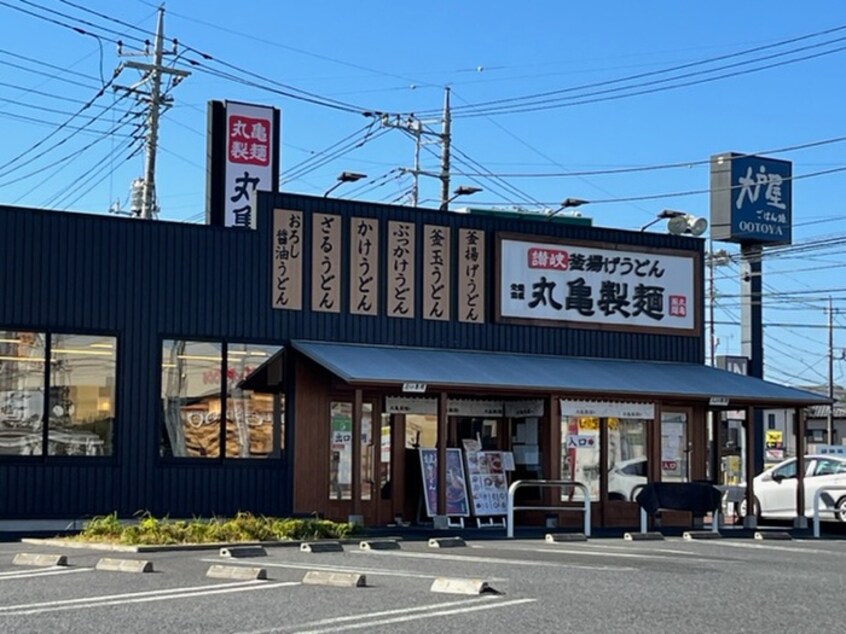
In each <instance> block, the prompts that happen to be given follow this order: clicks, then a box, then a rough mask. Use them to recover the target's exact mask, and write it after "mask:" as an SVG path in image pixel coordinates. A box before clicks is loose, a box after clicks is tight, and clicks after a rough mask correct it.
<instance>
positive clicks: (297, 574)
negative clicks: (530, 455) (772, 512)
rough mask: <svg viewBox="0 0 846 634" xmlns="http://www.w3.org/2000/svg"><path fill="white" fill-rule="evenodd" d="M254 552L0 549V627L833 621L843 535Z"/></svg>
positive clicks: (764, 625)
mask: <svg viewBox="0 0 846 634" xmlns="http://www.w3.org/2000/svg"><path fill="white" fill-rule="evenodd" d="M439 536H440V535H439ZM18 553H53V554H63V555H66V556H67V565H65V566H46V567H44V566H23V565H15V564H13V563H12V562H13V559H14V558H15V555H16V554H18ZM266 553H267V554H266V556H262V557H254V558H243V559H242V558H237V559H236V558H222V557H220V555H219V552H218V551H217V550H203V551H170V552H157V553H113V552H104V551H97V550H90V549H76V548H63V547H58V546H52V545H51V546H47V545H33V544H23V543H4V544H0V597H2V598H1V599H0V631H5V632H79V631H85V632H90V633H96V632H110V633H111V632H115V631H121V632H141V631H145V632H148V631H168V632H170V631H179V632H183V633H186V634H187V633H189V632H238V633H251V634H258V633H262V634H264V633H267V634H269V633H270V632H346V631H356V630H366V631H368V632H419V631H421V630H422V629H424V628H425V629H438V630H441V631H464V632H493V631H512V632H542V631H554V630H557V631H565V632H566V631H578V632H627V633H635V632H682V631H683V632H715V631H721V630H725V631H732V632H774V631H786V630H788V629H791V628H801V629H802V630H806V629H808V628H809V627H813V629H815V630H817V631H833V630H835V629H836V628H837V629H839V628H840V626H841V625H842V621H843V617H844V615H846V610H844V608H843V607H842V606H843V602H842V596H843V591H844V587H846V583H844V580H846V575H844V568H846V541H841V540H821V541H811V540H807V541H806V540H794V541H755V540H752V539H750V538H741V537H725V538H723V539H720V540H707V541H706V540H702V541H686V540H683V539H682V538H680V537H674V538H667V539H665V540H663V541H654V542H627V541H624V540H622V539H620V538H600V539H591V540H590V541H587V542H559V543H549V542H546V541H544V540H543V539H542V538H540V539H517V540H505V539H502V540H500V539H484V540H477V541H473V540H470V541H467V542H466V546H464V547H455V548H432V547H430V546H429V543H428V542H427V541H426V540H418V541H413V540H405V541H402V542H401V547H400V548H398V549H393V550H370V551H367V550H363V549H361V548H360V547H359V545H358V544H357V543H356V544H346V545H345V546H344V551H343V552H324V553H309V552H302V551H300V550H299V549H298V548H293V547H268V548H266ZM103 557H113V558H123V559H135V560H148V561H151V562H152V564H153V567H154V572H151V573H128V572H110V571H104V570H98V569H96V565H97V563H98V561H99V560H100V559H101V558H103ZM215 564H219V565H220V564H223V565H227V566H238V567H247V568H253V567H261V568H263V569H264V570H265V571H266V573H267V579H266V580H249V581H241V580H232V579H213V578H209V577H207V576H206V574H207V571H208V569H209V567H210V566H213V565H215ZM309 571H324V572H343V573H359V574H363V575H365V576H366V586H365V587H332V586H322V585H305V584H303V583H302V582H303V578H304V575H305V574H306V573H308V572H309ZM438 577H446V578H449V579H451V580H454V581H455V585H457V587H459V588H461V586H462V584H464V585H467V586H472V585H473V584H469V583H465V582H462V581H460V580H468V579H477V580H483V581H485V582H487V584H488V585H489V586H490V588H491V589H492V590H495V592H486V593H483V594H451V593H439V592H432V591H431V590H430V588H431V587H432V584H433V582H434V580H435V579H436V578H438Z"/></svg>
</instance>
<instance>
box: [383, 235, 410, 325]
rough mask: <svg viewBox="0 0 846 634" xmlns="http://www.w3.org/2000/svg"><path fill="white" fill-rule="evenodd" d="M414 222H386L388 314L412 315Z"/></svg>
mask: <svg viewBox="0 0 846 634" xmlns="http://www.w3.org/2000/svg"><path fill="white" fill-rule="evenodd" d="M414 259H415V252H414V224H413V223H410V222H395V221H392V222H389V223H388V311H387V312H388V316H390V317H405V318H413V317H414Z"/></svg>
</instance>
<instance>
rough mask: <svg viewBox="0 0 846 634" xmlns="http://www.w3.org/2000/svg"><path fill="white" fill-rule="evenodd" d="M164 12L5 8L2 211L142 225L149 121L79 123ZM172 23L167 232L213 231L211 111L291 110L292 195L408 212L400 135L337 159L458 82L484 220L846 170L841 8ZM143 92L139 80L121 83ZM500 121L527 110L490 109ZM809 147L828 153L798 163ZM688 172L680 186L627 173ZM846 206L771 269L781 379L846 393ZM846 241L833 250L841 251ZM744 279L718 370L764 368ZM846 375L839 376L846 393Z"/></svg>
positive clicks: (217, 0)
mask: <svg viewBox="0 0 846 634" xmlns="http://www.w3.org/2000/svg"><path fill="white" fill-rule="evenodd" d="M74 5H78V6H74ZM156 6H157V5H155V4H153V3H150V2H147V1H146V0H123V1H122V2H119V3H116V2H106V1H101V0H73V1H72V2H62V1H60V0H0V128H2V130H3V135H2V138H3V143H2V145H0V202H3V203H6V204H19V205H29V206H38V207H40V206H46V207H56V208H59V209H65V208H68V209H74V210H84V211H90V212H96V213H106V212H107V210H108V209H109V207H110V205H112V204H113V203H114V202H115V201H120V203H121V204H122V205H123V206H124V207H125V206H126V201H127V196H128V191H129V184H130V181H131V180H132V179H133V178H136V177H138V176H140V175H141V173H142V171H143V156H142V155H137V156H135V157H134V158H132V159H129V160H126V156H127V155H128V153H129V151H128V150H127V149H126V148H128V147H129V146H130V144H131V139H130V138H129V137H128V136H127V135H128V134H130V133H131V132H132V129H131V125H132V124H133V122H136V121H137V119H135V120H133V119H131V116H130V115H127V114H126V113H128V112H130V111H138V110H140V106H138V105H135V106H133V104H131V102H129V101H128V100H123V101H118V100H117V96H116V95H115V94H114V93H113V92H111V91H106V93H105V94H104V95H102V96H101V97H99V98H98V99H97V100H95V101H94V102H93V105H92V106H91V107H90V108H88V109H86V110H85V111H84V112H83V113H82V114H81V115H80V116H78V117H76V118H74V119H72V120H69V119H70V115H71V114H73V113H74V112H76V111H77V110H79V108H80V107H81V106H82V105H83V104H85V103H86V102H88V101H89V100H91V99H92V98H93V97H94V96H95V94H96V93H97V91H98V89H99V88H100V87H101V85H102V80H101V76H102V78H103V80H105V81H108V79H109V77H110V76H111V73H112V71H113V69H114V68H115V67H116V66H117V64H118V63H119V61H120V60H119V58H118V57H117V55H116V50H115V49H116V47H115V44H114V40H115V39H119V38H120V39H122V40H123V41H124V42H125V43H126V45H127V48H135V47H137V46H138V45H139V44H140V43H139V42H137V41H136V40H134V39H133V38H137V37H141V38H143V37H146V35H145V33H144V31H153V30H154V29H155V12H156ZM80 7H84V8H87V9H90V11H86V10H84V9H83V8H80ZM198 7H202V10H199V9H198ZM233 7H234V8H233ZM166 10H167V13H166V18H165V21H166V22H165V27H166V33H167V36H168V37H170V38H173V37H175V38H177V39H178V40H179V41H180V42H181V43H182V44H184V45H185V46H187V47H189V49H188V50H186V49H184V48H183V47H182V46H180V47H179V48H178V51H179V52H181V55H180V56H179V57H178V58H177V60H176V63H177V64H178V65H179V66H180V67H181V68H186V69H188V70H191V71H192V75H191V76H190V77H189V78H188V79H186V80H185V81H184V82H182V83H181V84H179V85H178V86H176V87H175V88H173V89H172V90H171V91H170V93H169V94H170V95H171V96H172V97H173V99H174V107H173V108H172V109H170V110H169V111H168V112H167V113H166V114H165V116H164V118H163V120H162V124H161V129H160V134H161V140H160V147H161V149H160V153H159V156H158V171H157V188H158V194H159V202H160V205H161V207H162V212H161V216H160V217H161V218H162V219H166V220H178V221H189V222H197V221H200V220H201V219H202V216H203V210H204V195H205V193H204V190H205V152H206V148H205V108H206V103H207V102H208V100H210V99H230V100H240V101H246V102H254V103H264V104H270V105H275V106H276V107H278V108H280V109H281V111H282V182H283V188H285V189H287V190H290V191H296V192H301V193H309V194H320V193H322V192H323V191H325V190H326V189H328V187H329V186H331V185H332V184H333V183H334V182H335V178H336V176H337V174H338V173H339V172H340V171H342V170H348V171H356V172H361V173H364V174H367V176H368V177H367V179H365V180H363V181H360V182H359V183H356V184H347V185H344V186H343V188H339V189H337V190H336V192H335V193H336V194H337V195H338V196H340V197H349V198H357V199H362V200H372V201H384V202H391V201H393V202H407V201H408V191H409V187H410V177H409V176H407V175H403V174H402V173H401V172H400V171H399V168H400V167H409V166H411V164H412V160H413V152H414V144H413V141H412V140H411V139H410V138H409V137H408V136H407V135H405V134H404V133H402V132H401V131H399V130H395V129H384V128H381V127H380V126H379V125H378V123H376V124H374V125H373V127H372V128H371V129H370V134H369V135H367V142H366V143H364V144H363V145H361V146H360V147H357V148H354V149H352V151H350V152H348V153H345V154H343V155H342V156H339V157H337V158H335V159H334V160H331V161H328V162H326V163H325V164H322V165H321V164H320V163H319V162H318V161H316V158H320V157H322V156H325V155H324V154H321V152H323V151H324V150H325V149H326V148H328V147H330V146H333V145H334V144H337V143H339V142H341V141H342V140H344V139H350V140H353V141H354V140H361V139H364V138H365V130H366V126H368V125H369V124H370V123H373V122H374V120H373V119H372V118H367V117H365V116H363V115H362V114H361V112H362V111H380V112H389V113H402V114H408V113H416V114H419V115H420V116H421V117H423V115H425V114H427V113H431V114H432V115H433V120H434V121H436V120H437V114H436V113H437V112H438V111H439V110H440V108H441V106H442V102H443V91H444V87H445V86H447V85H448V86H450V88H451V90H452V105H453V107H454V112H455V118H454V121H453V156H454V159H455V160H454V163H453V185H459V184H468V185H477V186H480V187H482V188H483V191H482V192H480V193H477V194H476V195H475V196H473V198H467V199H466V201H465V202H463V203H461V204H462V205H463V204H470V205H479V206H491V205H496V206H500V207H505V208H521V209H525V210H527V211H540V210H542V209H543V208H544V207H552V208H554V207H556V206H557V202H559V201H561V200H563V199H564V198H566V197H577V198H582V199H585V200H588V201H591V202H590V204H588V205H585V206H584V207H582V208H581V211H582V213H584V215H588V216H591V217H592V218H593V219H594V222H595V223H596V224H597V225H601V226H609V227H620V228H627V229H638V228H639V227H641V226H642V225H644V224H646V223H647V222H649V221H650V220H651V219H653V218H654V217H655V214H657V213H658V212H659V211H661V210H662V209H665V208H669V209H676V210H684V211H687V212H690V213H693V214H695V215H700V216H706V217H707V215H708V206H709V196H708V194H707V189H708V186H709V180H708V165H707V163H703V162H705V161H707V159H708V158H709V157H710V156H711V155H713V154H716V153H718V152H724V151H737V152H757V153H768V154H769V155H771V156H775V157H778V158H783V159H788V160H792V161H793V162H794V166H793V172H794V176H803V175H812V174H816V173H817V172H823V171H827V170H837V169H838V168H846V159H844V158H843V149H844V146H846V140H842V141H837V139H840V137H843V136H846V126H844V125H843V124H842V123H841V121H842V119H843V114H842V109H843V103H844V94H843V93H844V88H843V86H842V68H843V61H844V59H846V28H845V27H846V5H841V4H839V3H834V2H816V1H811V2H804V3H797V2H788V1H786V0H776V1H773V2H767V3H764V2H752V3H744V4H742V5H741V4H738V3H737V2H733V1H730V0H715V1H712V2H708V3H704V2H703V3H682V2H670V1H662V2H657V1H656V2H638V3H634V2H622V1H619V2H617V1H613V2H612V1H605V2H593V3H585V2H579V3H577V2H564V1H558V2H554V1H537V2H523V3H515V2H502V1H488V2H481V1H470V2H463V3H457V2H442V1H433V2H428V3H425V4H424V5H421V4H420V3H398V2H387V1H370V0H366V1H363V2H358V3H346V2H297V3H293V2H278V1H276V2H274V1H269V0H268V1H247V2H242V3H238V4H237V5H235V4H233V3H231V2H223V1H221V0H210V1H207V2H203V3H198V2H196V1H193V0H192V1H189V0H172V1H169V2H167V5H166ZM92 11H93V12H96V13H100V14H101V15H96V13H92ZM86 22H87V23H88V24H86ZM130 25H132V26H134V27H136V28H132V26H130ZM69 26H74V27H77V28H80V29H82V30H83V31H85V33H79V32H77V31H74V30H72V29H71V28H68V27H69ZM139 29H140V30H139ZM95 36H96V37H95ZM840 49H843V50H840ZM198 52H202V53H206V54H208V55H210V56H212V57H213V58H214V59H213V60H208V59H205V58H203V57H201V56H200V55H199V53H198ZM800 58H805V59H800ZM171 59H172V58H171ZM192 60H193V61H196V62H199V63H200V64H199V66H197V65H192V64H191V63H190V62H191V61H192ZM707 60H711V61H707ZM224 64H225V65H224ZM765 66H769V68H762V67H765ZM673 68H676V70H674V71H669V70H668V69H673ZM753 69H759V70H757V71H755V72H749V71H750V70H753ZM246 71H249V72H252V73H255V74H256V75H258V76H260V77H256V76H250V75H248V74H247V72H246ZM221 72H224V73H226V74H229V75H230V76H231V78H229V79H227V78H223V77H221V76H220V74H221ZM238 78H240V79H242V80H247V81H248V82H249V83H251V84H253V85H246V84H244V83H241V82H238V81H234V80H233V79H238ZM627 78H629V79H627ZM136 79H137V74H136V73H134V71H130V70H124V71H123V72H122V74H121V75H120V77H119V78H118V80H117V83H122V84H124V85H129V84H131V83H132V82H133V81H135V80H136ZM267 88H270V90H268V89H267ZM280 93H287V95H283V94H280ZM547 93H548V94H547ZM635 93H639V94H635ZM290 94H296V95H299V96H300V97H303V96H305V97H307V99H308V100H304V99H300V98H292V97H291V96H288V95H290ZM541 94H545V95H546V96H544V97H538V98H536V99H530V97H531V96H534V95H541ZM499 100H509V101H501V102H499V103H497V104H489V102H493V101H499ZM537 100H539V103H538V101H537ZM314 101H317V102H320V103H313V102H314ZM325 103H331V104H334V105H335V106H338V107H327V106H325V105H320V104H325ZM486 103H487V104H489V105H482V104H486ZM537 106H540V108H538V107H537ZM106 108H108V109H106ZM515 111H516V112H515ZM98 115H99V116H98ZM124 115H126V118H125V119H124V118H122V117H124ZM92 116H93V117H98V118H97V119H96V120H95V121H93V122H90V121H89V120H88V119H87V118H86V117H92ZM64 122H68V123H67V125H66V126H65V127H64V128H62V129H61V130H59V131H58V132H56V130H57V128H58V127H59V126H60V125H61V124H62V123H64ZM123 123H126V126H123V125H122V124H123ZM86 124H88V125H87V126H86ZM80 126H86V127H85V129H84V130H81V131H80V130H75V128H77V127H80ZM115 127H117V128H118V133H117V134H113V135H106V134H105V132H106V131H107V130H110V129H112V128H115ZM48 135H52V136H48ZM833 140H835V141H833ZM60 142H61V143H60ZM817 142H825V143H820V144H816V143H817ZM806 144H815V145H813V146H812V147H806V148H804V149H801V148H796V146H802V145H806ZM342 145H343V144H340V146H342ZM353 145H354V143H353ZM790 148H796V149H790ZM47 149H49V151H48V152H45V150H47ZM777 150H778V151H777ZM437 151H438V150H437V147H436V146H429V147H427V148H424V151H423V154H422V161H423V167H424V168H427V169H432V170H434V169H436V168H437V165H438V162H437V158H436V156H435V155H434V154H433V152H434V153H436V152H437ZM23 153H25V154H24V155H23V156H21V157H20V158H18V156H19V155H21V154H23ZM42 153H43V156H39V154H42ZM309 160H310V161H311V162H306V163H304V161H309ZM666 164H672V165H676V164H678V165H677V166H675V167H671V168H667V169H649V170H642V171H623V172H621V173H616V174H615V173H607V172H608V171H609V170H619V169H621V168H640V167H646V166H649V167H652V166H660V165H666ZM583 172H593V173H592V174H587V175H585V174H581V173H583ZM596 172H599V173H596ZM602 172H605V173H602ZM573 173H575V174H573ZM481 174H495V175H502V176H498V177H496V178H492V177H489V176H483V175H481ZM539 174H540V175H543V174H558V176H554V177H551V176H537V175H539ZM580 174H581V175H580ZM530 175H532V176H530ZM420 185H421V194H420V198H421V200H423V201H425V202H424V203H423V204H424V206H434V205H436V199H437V198H438V196H439V184H438V182H437V181H435V180H433V179H429V178H425V177H423V178H421V183H420ZM844 190H846V171H833V172H831V173H829V174H820V175H816V176H807V177H806V178H801V179H797V180H796V181H795V182H794V184H793V207H794V243H797V244H798V243H809V244H810V245H811V248H808V249H805V250H794V251H786V252H782V253H780V254H779V255H776V254H775V253H773V254H771V255H768V256H766V257H765V261H764V271H765V278H764V283H765V286H766V289H765V292H766V293H767V295H766V296H765V299H764V302H765V303H764V306H765V309H764V310H765V321H766V323H767V326H766V329H765V333H766V339H765V343H766V353H765V363H766V375H767V378H770V379H773V380H777V381H780V382H786V383H794V384H818V383H825V382H826V381H827V378H828V376H827V375H828V370H827V363H826V354H827V342H828V333H827V331H826V329H825V328H811V327H807V326H825V324H826V321H827V317H826V314H825V312H824V306H825V301H824V298H825V297H827V296H828V295H829V294H832V295H833V296H834V298H835V300H834V305H835V307H836V308H839V309H840V310H841V311H843V312H842V313H839V314H837V315H836V316H835V323H836V326H837V328H836V330H835V335H834V338H835V348H836V352H837V354H838V356H839V354H840V351H841V350H842V347H843V346H846V336H844V334H843V328H844V326H846V283H843V282H842V281H841V278H842V277H843V272H844V270H846V258H844V251H846V249H844V243H846V230H844V228H843V222H842V221H841V220H840V217H841V215H842V205H841V199H842V198H843V194H844ZM683 192H698V193H692V194H689V195H680V194H679V193H683ZM672 194H679V195H672ZM455 206H458V203H455V204H454V205H453V207H455ZM650 230H654V231H663V230H665V229H664V226H663V225H662V223H659V224H656V225H654V226H653V227H652V228H651V229H650ZM841 237H842V238H844V240H843V241H842V242H839V241H838V239H839V238H841ZM824 239H826V240H832V242H831V243H828V244H827V246H825V247H823V248H817V246H816V245H815V243H816V242H819V241H820V240H824ZM715 248H725V249H727V250H728V251H729V252H730V253H733V254H734V253H736V251H737V249H736V247H735V246H734V245H728V244H724V245H716V246H715ZM737 276H738V265H737V263H736V259H735V261H734V262H730V263H729V264H728V265H726V266H721V267H718V269H717V270H716V280H717V282H716V285H717V303H716V308H715V316H716V321H717V323H718V325H717V337H718V339H719V344H718V345H717V348H716V352H717V354H739V352H740V331H739V326H737V325H734V324H735V323H736V322H738V321H739V307H738V304H739V301H738V298H737V294H738V292H739V286H738V283H737ZM837 289H841V290H839V291H838V290H837ZM785 293H790V294H789V295H785ZM784 324H797V325H796V326H790V327H788V326H785V325H784ZM844 371H846V363H844V362H843V361H839V360H838V361H837V362H835V377H836V380H837V381H838V382H843V381H844V378H843V374H844Z"/></svg>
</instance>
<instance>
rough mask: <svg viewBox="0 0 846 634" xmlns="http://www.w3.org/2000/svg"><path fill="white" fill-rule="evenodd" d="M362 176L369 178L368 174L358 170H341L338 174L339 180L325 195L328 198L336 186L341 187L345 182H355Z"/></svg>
mask: <svg viewBox="0 0 846 634" xmlns="http://www.w3.org/2000/svg"><path fill="white" fill-rule="evenodd" d="M362 178H367V174H359V173H358V172H341V173H340V174H338V178H337V181H338V182H337V183H335V184H334V185H332V187H330V188H329V189H327V190H326V192H325V193H324V194H323V197H324V198H326V197H327V196H328V195H329V194H330V193H331V192H333V191H335V189H336V188H338V187H340V186H341V185H343V184H344V183H354V182H356V181H360V180H361V179H362Z"/></svg>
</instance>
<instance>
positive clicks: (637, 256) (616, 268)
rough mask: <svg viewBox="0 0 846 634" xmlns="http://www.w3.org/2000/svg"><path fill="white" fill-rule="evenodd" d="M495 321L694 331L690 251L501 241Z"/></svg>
mask: <svg viewBox="0 0 846 634" xmlns="http://www.w3.org/2000/svg"><path fill="white" fill-rule="evenodd" d="M499 249H500V257H499V258H498V260H499V266H500V276H499V277H500V288H499V317H500V319H501V320H503V321H508V320H510V319H511V320H526V319H529V320H539V321H545V322H560V323H562V324H563V323H577V324H582V325H596V326H603V327H621V328H635V329H636V328H644V329H645V328H649V329H660V330H666V331H671V332H676V333H679V334H683V333H685V332H687V333H691V334H692V333H694V332H695V331H696V329H697V325H698V320H697V315H698V311H699V307H698V298H697V296H696V293H695V290H694V289H695V279H696V273H697V269H696V266H697V260H695V259H694V255H695V254H693V253H691V254H690V256H687V255H671V254H667V253H662V252H658V251H643V252H641V251H629V250H622V249H609V248H601V246H597V247H594V246H585V245H583V244H567V243H563V242H562V243H552V242H533V241H528V240H517V239H505V238H503V239H502V240H501V241H500V243H499Z"/></svg>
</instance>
